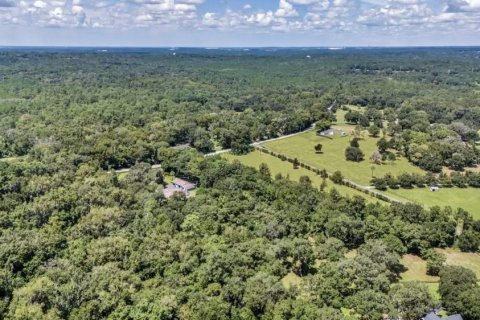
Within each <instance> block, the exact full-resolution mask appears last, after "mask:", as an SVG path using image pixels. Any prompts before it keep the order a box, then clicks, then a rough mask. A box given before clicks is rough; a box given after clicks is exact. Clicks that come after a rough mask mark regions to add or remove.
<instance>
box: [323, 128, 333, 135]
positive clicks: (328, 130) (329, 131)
mask: <svg viewBox="0 0 480 320" xmlns="http://www.w3.org/2000/svg"><path fill="white" fill-rule="evenodd" d="M331 133H335V129H327V130H324V131H322V132H320V134H331Z"/></svg>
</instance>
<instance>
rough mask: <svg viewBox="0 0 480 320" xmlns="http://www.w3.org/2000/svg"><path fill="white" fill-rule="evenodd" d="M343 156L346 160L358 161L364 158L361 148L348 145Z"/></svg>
mask: <svg viewBox="0 0 480 320" xmlns="http://www.w3.org/2000/svg"><path fill="white" fill-rule="evenodd" d="M345 158H346V159H347V160H348V161H355V162H360V161H363V159H364V158H365V154H364V153H363V152H362V150H360V148H356V147H348V148H347V149H346V150H345Z"/></svg>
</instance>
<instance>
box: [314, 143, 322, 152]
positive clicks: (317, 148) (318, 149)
mask: <svg viewBox="0 0 480 320" xmlns="http://www.w3.org/2000/svg"><path fill="white" fill-rule="evenodd" d="M322 149H323V145H322V144H321V143H319V144H317V145H316V146H315V152H316V153H322Z"/></svg>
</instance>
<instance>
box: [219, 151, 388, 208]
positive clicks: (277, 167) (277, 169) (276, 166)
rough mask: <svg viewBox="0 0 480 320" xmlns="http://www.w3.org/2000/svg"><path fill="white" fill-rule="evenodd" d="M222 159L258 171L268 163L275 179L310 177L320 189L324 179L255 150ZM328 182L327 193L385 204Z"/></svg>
mask: <svg viewBox="0 0 480 320" xmlns="http://www.w3.org/2000/svg"><path fill="white" fill-rule="evenodd" d="M222 157H224V158H226V159H228V160H229V161H233V160H238V161H240V162H241V163H242V164H244V165H246V166H249V167H254V168H256V169H258V168H259V166H260V164H261V163H266V164H267V165H268V167H269V168H270V173H271V174H272V176H273V177H274V176H275V175H277V174H279V173H280V174H282V175H283V176H287V175H288V176H289V178H290V180H292V181H299V180H300V177H301V176H308V177H310V179H311V180H312V183H313V185H314V186H316V187H320V185H321V183H322V178H320V177H319V176H318V175H316V174H315V173H313V172H311V171H309V170H307V169H304V168H299V169H293V166H292V164H291V163H290V162H288V161H282V160H280V159H278V158H276V157H273V156H271V155H268V154H265V153H262V152H260V151H258V150H255V151H253V152H251V153H249V154H247V155H243V156H235V155H232V154H228V153H227V154H223V155H222ZM326 182H327V187H326V189H325V190H326V191H329V190H331V189H332V188H335V189H337V191H338V192H339V193H340V194H342V195H344V196H350V197H352V196H355V195H358V196H361V197H364V198H365V199H366V200H367V201H368V202H373V203H375V202H383V201H381V200H379V199H377V198H375V197H372V196H370V195H367V194H365V193H362V192H360V191H358V190H355V189H352V188H348V187H345V186H341V185H336V184H334V183H333V182H331V181H330V180H329V179H327V180H326Z"/></svg>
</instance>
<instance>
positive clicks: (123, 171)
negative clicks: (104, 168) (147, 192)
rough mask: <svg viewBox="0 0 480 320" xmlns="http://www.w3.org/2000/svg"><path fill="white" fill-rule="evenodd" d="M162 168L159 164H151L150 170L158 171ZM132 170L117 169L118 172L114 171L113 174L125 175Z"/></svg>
mask: <svg viewBox="0 0 480 320" xmlns="http://www.w3.org/2000/svg"><path fill="white" fill-rule="evenodd" d="M161 167H162V165H161V164H153V165H152V169H160V168H161ZM131 169H132V168H124V169H118V170H114V172H115V173H127V172H130V170H131Z"/></svg>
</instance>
